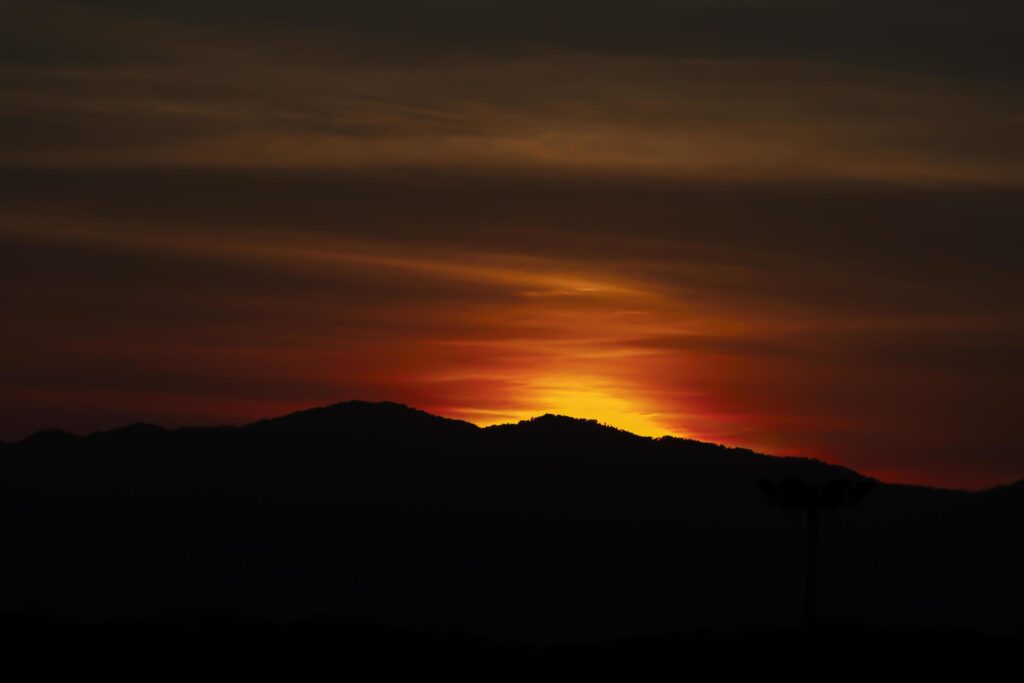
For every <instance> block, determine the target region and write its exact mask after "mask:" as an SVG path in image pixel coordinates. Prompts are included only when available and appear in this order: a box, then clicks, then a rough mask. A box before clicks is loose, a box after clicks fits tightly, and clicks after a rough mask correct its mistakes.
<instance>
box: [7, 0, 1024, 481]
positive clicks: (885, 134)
mask: <svg viewBox="0 0 1024 683" xmlns="http://www.w3.org/2000/svg"><path fill="white" fill-rule="evenodd" d="M1018 12H1019V6H1018V5H1017V3H1011V2H1004V1H1002V0H997V1H987V0H981V1H979V2H970V3H968V2H956V3H954V2H944V1H938V2H936V1H931V2H917V1H907V0H900V1H899V2H892V1H891V0H890V1H888V2H880V1H875V0H859V1H850V2H843V1H838V0H814V1H811V0H717V1H711V0H705V1H693V0H612V1H609V2H594V1H593V0H591V1H590V2H582V1H578V0H547V1H545V2H536V1H534V0H518V1H517V2H497V1H494V0H438V1H437V2H422V1H421V2H413V1H412V0H365V1H363V0H360V1H354V2H353V1H346V0H338V1H335V2H327V1H326V0H290V1H288V2H283V1H281V2H266V1H261V0H248V1H246V2H242V1H241V0H230V1H214V0H204V1H200V0H174V1H171V0H150V1H148V2H138V1H132V2H129V1H128V0H89V1H84V0H83V1H79V2H73V1H67V2H51V1H49V0H25V1H22V0H15V1H13V2H10V1H4V0H0V13H2V14H0V16H2V17H3V21H0V98H2V99H0V101H2V104H3V106H2V108H0V304H2V311H3V330H4V332H3V334H2V335H0V352H2V355H0V439H3V440H14V439H20V438H23V437H25V436H26V435H28V434H30V433H32V432H33V431H36V430H39V429H42V428H51V427H57V428H63V429H68V430H70V431H75V432H88V431H91V430H96V429H107V428H112V427H115V426H119V425H122V424H126V423H130V422H134V421H140V420H142V421H148V422H156V423H159V424H163V425H167V426H179V425H193V424H216V423H241V422H246V421H251V420H254V419H258V418H263V417H268V416H273V415H277V414H281V413H284V412H287V411H291V410H297V409H301V408H306V407H312V406H315V405H323V404H327V403H333V402H337V401H342V400H348V399H365V400H392V401H398V402H402V403H408V404H410V405H412V406H414V407H417V408H421V409H424V410H427V411H430V412H434V413H437V414H441V415H445V416H449V417H456V418H462V419H466V420H470V421H472V422H475V423H477V424H481V425H484V424H494V423H500V422H508V421H512V420H518V419H523V418H525V417H529V416H533V415H537V414H541V413H546V412H555V413H563V414H569V415H574V416H578V417H588V418H596V419H599V420H601V421H603V422H607V423H610V424H612V425H615V426H618V427H621V428H624V429H628V430H630V431H634V432H636V433H639V434H644V435H662V434H672V435H678V436H687V437H692V438H697V439H702V440H711V441H715V442H719V443H725V444H729V445H735V446H744V447H749V448H754V449H756V450H760V451H763V452H768V453H773V454H787V455H789V454H792V455H805V456H812V457H818V458H822V459H824V460H827V461H830V462H835V463H841V464H844V465H847V466H850V467H853V468H856V469H858V470H860V471H862V472H864V473H866V474H870V475H874V476H878V477H880V478H882V479H885V480H890V481H901V482H913V483H927V484H938V485H944V486H957V487H970V488H977V487H981V486H989V485H994V484H998V483H1005V482H1009V481H1013V480H1015V479H1020V478H1024V435H1022V432H1024V420H1022V419H1021V418H1022V410H1021V407H1022V406H1024V387H1022V384H1021V380H1022V378H1024V284H1022V274H1021V271H1022V268H1021V262H1022V258H1024V231H1022V226H1024V192H1022V190H1024V87H1022V86H1024V41H1021V40H1020V38H1019V35H1018V34H1019V30H1020V28H1019V27H1020V22H1019V18H1018V17H1017V16H1016V14H1017V13H1018Z"/></svg>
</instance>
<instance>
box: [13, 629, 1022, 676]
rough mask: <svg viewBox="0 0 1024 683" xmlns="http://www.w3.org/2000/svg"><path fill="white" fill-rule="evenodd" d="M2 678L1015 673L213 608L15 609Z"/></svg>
mask: <svg viewBox="0 0 1024 683" xmlns="http://www.w3.org/2000/svg"><path fill="white" fill-rule="evenodd" d="M2 635H3V643H2V645H0V656H2V658H3V659H2V661H3V665H4V669H5V671H6V672H8V673H11V672H17V673H19V674H23V673H24V672H31V673H33V674H36V675H46V674H63V675H80V674H82V673H83V672H101V673H103V674H104V675H105V676H108V677H117V678H121V677H131V678H133V679H135V678H139V679H142V680H152V679H161V678H163V677H174V678H176V679H178V678H180V677H181V676H197V675H202V676H224V677H230V678H231V679H236V677H240V676H259V677H261V678H264V677H267V676H294V675H300V676H308V677H310V678H312V677H321V676H323V677H326V676H330V677H332V678H341V677H346V676H354V677H357V680H365V679H370V680H375V679H378V678H381V677H384V678H385V679H386V678H389V677H391V676H401V677H403V678H404V677H407V676H408V677H414V678H423V677H426V676H440V677H443V680H474V681H478V680H523V679H524V678H527V679H535V678H541V679H543V680H548V679H555V678H564V679H567V680H581V679H586V678H596V679H598V680H605V679H608V678H609V677H610V679H611V680H696V681H705V680H706V681H723V680H759V681H851V682H852V681H935V680H942V681H947V680H949V681H1020V680H1024V678H1022V677H1024V650H1022V649H1021V647H1020V644H1021V643H1020V641H1019V640H1018V639H1015V638H1011V637H993V636H990V635H983V634H979V633H977V632H973V631H967V630H940V629H922V630H911V631H893V630H882V629H871V628H864V627H826V628H822V629H818V630H817V631H815V632H813V633H808V632H805V631H802V630H799V629H785V630H777V631H740V632H733V633H723V632H700V631H698V632H689V633H678V634H664V635H660V636H651V637H645V638H624V639H615V640H608V641H603V640H602V641H595V642H584V643H535V642H524V641H495V640H489V639H486V638H481V637H479V636H474V635H471V634H467V633H459V632H430V631H416V630H411V629H403V628H399V627H395V626H385V625H382V624H379V623H373V622H368V621H360V620H333V619H310V620H303V621H298V622H290V623H275V622H267V621H262V620H257V619H244V618H239V617H225V616H213V615H209V614H207V615H197V614H190V615H179V616H177V617H164V618H162V619H149V620H145V621H138V620H128V621H124V620H115V621H105V622H99V623H82V622H67V621H55V620H53V619H49V618H40V617H38V616H32V615H19V616H18V618H17V619H16V620H13V621H8V622H7V628H5V629H4V631H3V633H2Z"/></svg>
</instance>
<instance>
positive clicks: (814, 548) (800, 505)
mask: <svg viewBox="0 0 1024 683" xmlns="http://www.w3.org/2000/svg"><path fill="white" fill-rule="evenodd" d="M757 485H758V488H760V489H761V491H763V492H764V494H765V495H766V496H767V497H768V500H769V501H771V502H772V503H774V504H776V505H781V506H782V507H787V508H796V509H797V510H803V511H804V512H805V513H806V515H807V536H806V540H805V546H804V601H803V605H802V615H803V623H804V625H805V626H808V627H810V626H813V625H814V624H815V622H816V614H815V612H816V606H817V599H818V574H819V572H820V567H819V554H820V547H821V513H822V511H823V510H834V509H836V508H840V507H852V506H855V505H857V504H858V503H859V502H860V501H861V499H863V498H864V496H865V495H867V493H868V491H870V490H871V489H872V488H873V487H874V485H875V482H873V481H870V480H860V481H850V480H847V479H834V480H832V481H828V482H825V483H823V484H816V483H814V484H808V483H807V482H804V481H801V480H799V479H782V480H780V481H778V482H773V481H770V480H768V479H761V480H759V481H758V482H757Z"/></svg>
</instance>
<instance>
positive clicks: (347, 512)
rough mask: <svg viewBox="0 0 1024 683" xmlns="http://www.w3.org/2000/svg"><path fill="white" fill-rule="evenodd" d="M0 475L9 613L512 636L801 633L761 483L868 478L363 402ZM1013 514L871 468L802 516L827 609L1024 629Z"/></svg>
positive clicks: (1009, 505) (1, 603)
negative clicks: (854, 489) (816, 538)
mask: <svg viewBox="0 0 1024 683" xmlns="http://www.w3.org/2000/svg"><path fill="white" fill-rule="evenodd" d="M0 468H2V471H0V500H2V504H3V508H2V513H3V519H4V520H5V529H6V532H5V534H4V538H3V548H4V550H3V557H4V559H3V566H2V578H3V582H2V587H0V609H2V610H3V613H4V614H8V615H11V614H33V615H36V617H34V618H37V619H44V620H45V619H56V618H59V619H72V620H83V619H84V620H92V621H93V622H95V621H96V620H101V621H104V620H105V621H104V623H106V622H109V620H111V619H129V620H131V619H135V620H138V619H155V618H161V617H166V616H167V615H173V614H181V613H193V614H205V615H211V614H214V615H224V618H230V619H238V618H242V617H243V616H246V615H248V616H249V617H252V616H256V617H259V618H261V619H270V620H278V621H279V620H282V619H283V620H286V621H287V620H292V621H294V620H296V619H299V620H302V619H312V618H329V619H337V620H346V619H355V618H358V619H369V620H372V621H373V622H376V623H381V624H389V625H390V626H389V628H396V629H419V630H421V631H425V632H433V633H448V632H451V631H452V630H455V631H458V632H459V633H463V634H465V635H466V637H467V638H484V639H508V638H511V639H514V640H516V641H517V642H532V643H556V642H560V643H567V642H596V641H601V640H607V639H637V638H641V639H658V638H665V637H668V636H669V635H670V634H673V633H677V632H680V631H687V630H694V629H703V630H708V629H710V630H711V631H715V630H728V631H730V632H750V631H751V630H757V629H760V630H762V631H764V630H769V631H770V630H777V629H786V628H791V627H796V626H797V625H798V624H799V623H800V618H801V612H800V610H801V605H800V598H801V590H802V586H803V578H802V575H801V572H802V569H803V559H802V548H803V546H802V543H803V517H802V515H801V512H800V511H799V510H797V509H791V508H787V507H786V506H773V505H770V504H769V502H768V501H767V500H766V498H765V496H764V494H763V493H762V491H761V490H759V488H758V485H757V482H758V481H764V480H768V481H775V482H784V481H794V480H795V481H802V482H823V483H824V482H834V481H847V482H865V481H867V478H865V477H863V476H862V475H860V474H858V473H857V472H854V471H852V470H850V469H847V468H843V467H839V466H835V465H830V464H826V463H822V462H818V461H814V460H810V459H805V458H788V457H772V456H767V455H761V454H757V453H754V452H751V451H748V450H744V449H738V448H727V447H724V446H719V445H714V444H708V443H702V442H698V441H693V440H688V439H679V438H648V437H640V436H636V435H634V434H631V433H629V432H625V431H622V430H618V429H615V428H612V427H609V426H606V425H602V424H600V423H598V422H596V421H593V420H583V419H575V418H568V417H562V416H556V415H544V416H541V417H537V418H534V419H532V420H525V421H522V422H519V423H516V424H508V425H500V426H494V427H486V428H480V427H477V426H475V425H472V424H470V423H467V422H463V421H459V420H451V419H446V418H442V417H438V416H435V415H431V414H428V413H425V412H423V411H419V410H415V409H413V408H409V407H407V406H404V405H399V404H395V403H366V402H349V403H339V404H336V405H332V406H327V407H323V408H316V409H313V410H306V411H301V412H297V413H293V414H290V415H285V416H283V417H278V418H273V419H268V420H261V421H259V422H256V423H253V424H250V425H246V426H242V427H200V428H184V429H164V428H161V427H158V426H154V425H148V424H135V425H131V426H128V427H124V428H122V429H116V430H113V431H108V432H98V433H94V434H89V435H87V436H81V437H77V436H73V435H70V434H67V433H64V432H56V431H50V432H43V433H39V434H36V435H34V436H32V437H29V438H28V439H25V440H24V441H21V442H18V443H6V444H2V445H0ZM844 490H845V489H844ZM1022 513H1024V482H1018V483H1016V484H1014V485H1010V486H1006V487H1002V488H999V489H993V490H990V491H985V492H980V493H967V492H963V491H952V490H941V489H930V488H924V487H913V486H903V485H887V484H882V483H878V484H876V485H875V486H874V488H873V490H872V491H871V492H870V494H869V495H867V496H866V497H865V498H864V500H863V502H862V504H861V505H860V506H859V507H858V508H856V509H853V508H842V509H836V510H835V511H830V512H829V513H827V514H826V515H824V516H823V517H822V521H821V526H822V557H821V581H820V584H819V586H818V587H817V590H818V592H819V595H818V597H819V600H818V611H819V615H820V619H821V621H822V622H823V623H824V624H833V625H846V626H850V625H870V626H873V627H886V628H896V627H898V628H903V629H922V628H926V629H963V628H969V629H971V630H972V631H973V632H978V633H984V634H988V635H989V636H991V637H1011V638H1016V637H1018V636H1020V635H1022V623H1024V621H1022V619H1021V615H1022V614H1024V591H1022V589H1021V585H1020V581H1021V580H1020V576H1022V575H1024V551H1022V549H1024V528H1022V525H1021V524H1020V520H1021V519H1022V518H1024V514H1022ZM275 623H277V622H275ZM19 629H20V627H19ZM15 630H18V629H15ZM18 632H21V631H18ZM474 642H476V641H474ZM644 642H647V641H644ZM651 642H654V641H651Z"/></svg>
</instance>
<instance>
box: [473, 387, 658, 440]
mask: <svg viewBox="0 0 1024 683" xmlns="http://www.w3.org/2000/svg"><path fill="white" fill-rule="evenodd" d="M530 384H531V386H530V387H529V389H528V390H527V391H526V392H525V394H526V395H527V396H528V399H527V402H528V403H529V405H530V406H531V408H530V410H529V411H523V412H521V413H513V414H512V415H510V416H508V417H510V418H511V419H512V420H513V421H518V420H526V419H529V418H531V417H536V416H538V415H542V414H544V413H552V414H555V415H567V416H569V417H579V418H585V419H593V420H597V421H598V422H602V423H604V424H609V425H611V426H613V427H618V428H619V429H624V430H626V431H628V432H632V433H634V434H639V435H640V436H665V435H673V430H671V429H670V428H668V427H667V426H666V425H665V424H664V423H663V422H662V421H661V420H660V419H659V418H660V415H659V413H657V412H655V411H651V410H645V409H644V408H643V407H642V406H641V405H639V403H637V402H635V401H633V400H631V398H630V397H628V396H627V393H626V392H623V391H622V390H621V389H618V388H615V389H613V388H611V387H608V386H605V383H604V382H603V381H602V380H600V379H597V378H592V377H565V378H543V379H538V380H536V381H533V382H531V383H530ZM507 421H508V418H506V419H501V420H496V421H495V422H494V423H497V422H507ZM485 424H486V423H485Z"/></svg>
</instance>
